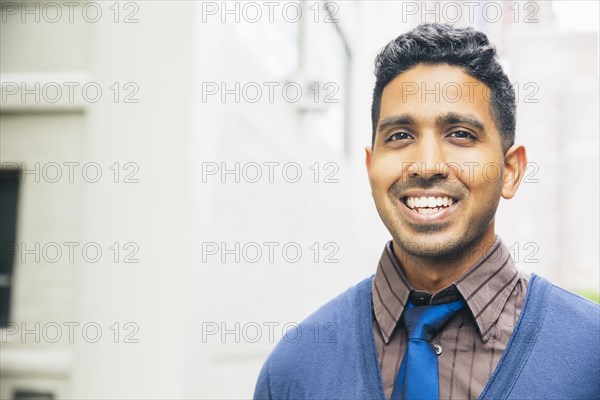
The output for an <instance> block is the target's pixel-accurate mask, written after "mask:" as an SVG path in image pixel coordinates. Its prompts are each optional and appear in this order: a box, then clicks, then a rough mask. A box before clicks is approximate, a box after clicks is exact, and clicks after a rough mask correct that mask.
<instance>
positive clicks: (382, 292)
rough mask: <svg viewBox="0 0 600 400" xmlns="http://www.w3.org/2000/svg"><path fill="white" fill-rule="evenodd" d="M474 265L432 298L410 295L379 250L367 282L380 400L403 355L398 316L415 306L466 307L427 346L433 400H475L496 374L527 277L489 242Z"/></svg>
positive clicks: (398, 270) (390, 255)
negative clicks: (432, 363) (431, 350)
mask: <svg viewBox="0 0 600 400" xmlns="http://www.w3.org/2000/svg"><path fill="white" fill-rule="evenodd" d="M474 261H475V263H474V265H473V266H472V267H471V268H470V269H469V270H468V271H467V272H465V273H464V274H463V275H462V276H461V277H460V278H459V279H458V280H456V281H455V282H454V283H452V284H451V285H450V286H448V287H446V288H445V289H443V290H441V291H439V292H438V293H436V294H435V295H433V296H432V295H431V294H430V293H426V292H420V291H417V290H415V289H413V288H412V287H411V286H410V284H409V283H408V281H407V279H406V277H405V275H404V273H403V270H402V267H401V266H400V263H399V261H398V259H397V258H396V256H395V255H394V252H393V249H392V242H391V241H390V242H388V243H387V244H386V246H385V249H384V251H383V254H382V255H381V259H380V261H379V265H378V267H377V271H376V273H375V278H374V279H373V331H374V335H375V347H376V348H377V357H378V360H379V369H380V371H381V377H382V380H383V387H384V390H385V395H386V398H388V399H390V398H391V396H392V390H393V388H394V381H395V380H396V375H397V373H398V368H399V367H400V363H401V361H402V357H403V356H404V352H405V351H406V330H405V329H404V324H403V322H402V318H401V317H402V311H403V310H404V305H405V304H406V303H407V301H408V300H409V298H410V300H411V302H412V303H413V304H415V305H422V304H441V303H447V302H450V301H454V300H457V299H459V298H461V297H462V298H463V299H464V300H465V301H466V303H467V306H466V307H464V308H463V309H462V310H461V311H459V312H458V313H456V314H455V315H453V316H452V318H451V319H450V320H449V321H448V323H447V324H446V325H445V326H444V327H443V329H442V330H441V331H440V332H438V333H437V335H436V336H435V337H434V338H433V340H432V343H434V344H438V345H439V346H441V349H442V353H441V354H440V355H439V356H438V365H439V398H440V399H476V398H478V397H479V395H480V394H481V392H482V391H483V389H484V387H485V385H486V384H487V382H488V380H489V378H490V377H491V375H492V372H493V371H494V368H496V365H497V364H498V361H499V360H500V356H501V355H502V352H503V351H504V349H505V348H506V344H507V343H508V340H509V338H510V335H511V334H512V331H513V328H514V326H515V325H516V322H517V318H518V316H519V313H520V312H521V308H522V306H523V302H524V300H525V292H526V290H527V283H528V282H529V275H527V274H525V273H523V272H520V271H517V268H516V266H515V263H514V262H513V259H512V257H511V256H510V253H509V250H508V247H506V245H504V243H502V241H501V239H500V238H499V237H498V236H497V235H496V237H495V242H494V243H493V244H492V245H491V246H488V247H487V250H486V252H485V253H484V254H483V255H482V257H481V258H479V260H474Z"/></svg>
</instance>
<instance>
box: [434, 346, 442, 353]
mask: <svg viewBox="0 0 600 400" xmlns="http://www.w3.org/2000/svg"><path fill="white" fill-rule="evenodd" d="M433 348H434V349H435V354H437V355H438V356H439V355H440V354H442V346H440V345H439V344H434V345H433Z"/></svg>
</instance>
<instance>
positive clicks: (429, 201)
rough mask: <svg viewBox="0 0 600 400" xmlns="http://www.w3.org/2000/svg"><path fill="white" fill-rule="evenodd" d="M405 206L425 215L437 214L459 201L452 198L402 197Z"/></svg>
mask: <svg viewBox="0 0 600 400" xmlns="http://www.w3.org/2000/svg"><path fill="white" fill-rule="evenodd" d="M402 202H403V203H404V205H405V206H406V207H408V208H410V209H411V210H413V211H414V212H417V213H419V214H424V215H430V214H437V213H439V212H440V211H443V210H444V209H446V208H448V207H450V206H452V204H456V203H458V200H457V199H454V198H452V197H448V196H443V197H414V196H405V197H402Z"/></svg>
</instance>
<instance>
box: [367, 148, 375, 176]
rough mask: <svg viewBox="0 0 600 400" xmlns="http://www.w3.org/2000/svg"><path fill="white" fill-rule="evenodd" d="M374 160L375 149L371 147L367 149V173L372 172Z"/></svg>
mask: <svg viewBox="0 0 600 400" xmlns="http://www.w3.org/2000/svg"><path fill="white" fill-rule="evenodd" d="M372 160H373V148H372V147H371V146H366V147H365V166H366V167H367V173H370V172H371V161H372Z"/></svg>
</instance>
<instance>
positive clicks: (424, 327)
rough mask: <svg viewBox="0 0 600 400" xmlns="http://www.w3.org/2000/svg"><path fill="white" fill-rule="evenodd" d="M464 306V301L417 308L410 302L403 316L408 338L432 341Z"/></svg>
mask: <svg viewBox="0 0 600 400" xmlns="http://www.w3.org/2000/svg"><path fill="white" fill-rule="evenodd" d="M464 306H465V302H464V300H456V301H453V302H451V303H444V304H438V305H425V306H416V307H415V306H414V305H413V304H412V303H410V302H409V303H408V304H407V307H406V308H405V309H404V314H403V315H404V325H405V326H406V330H407V332H408V338H409V339H422V340H426V341H428V342H429V341H431V339H433V337H434V336H435V335H436V333H437V332H438V331H439V330H440V329H442V327H443V326H444V325H445V324H446V322H447V321H448V320H449V319H450V317H452V315H454V314H455V313H456V312H457V311H459V310H460V309H461V308H463V307H464Z"/></svg>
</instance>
